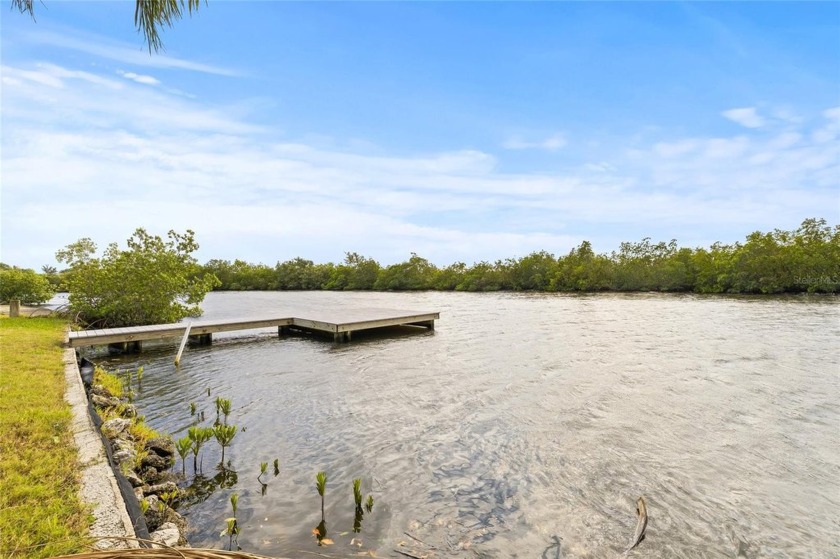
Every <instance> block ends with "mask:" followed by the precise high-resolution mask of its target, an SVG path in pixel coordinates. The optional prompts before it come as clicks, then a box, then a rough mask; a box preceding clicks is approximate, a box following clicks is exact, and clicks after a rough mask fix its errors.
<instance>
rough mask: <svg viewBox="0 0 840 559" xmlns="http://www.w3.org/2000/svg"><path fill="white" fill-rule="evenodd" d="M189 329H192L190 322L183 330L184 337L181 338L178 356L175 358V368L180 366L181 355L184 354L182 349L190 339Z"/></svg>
mask: <svg viewBox="0 0 840 559" xmlns="http://www.w3.org/2000/svg"><path fill="white" fill-rule="evenodd" d="M190 328H192V322H188V323H187V328H186V329H185V330H184V337H183V338H181V347H179V348H178V355H176V356H175V366H176V367H177V366H179V365H180V364H181V354H182V353H184V347H185V346H186V345H187V338H189V337H190Z"/></svg>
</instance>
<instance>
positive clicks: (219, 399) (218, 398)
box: [214, 396, 222, 425]
mask: <svg viewBox="0 0 840 559" xmlns="http://www.w3.org/2000/svg"><path fill="white" fill-rule="evenodd" d="M215 404H216V422H215V423H214V425H218V424H219V423H221V422H220V421H219V414H220V413H221V412H222V397H221V396H216V400H215Z"/></svg>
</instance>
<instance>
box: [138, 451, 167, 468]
mask: <svg viewBox="0 0 840 559" xmlns="http://www.w3.org/2000/svg"><path fill="white" fill-rule="evenodd" d="M140 467H142V468H154V469H156V470H157V471H159V472H160V471H163V470H166V469H167V468H169V464H168V462H167V460H166V459H164V458H161V457H160V456H158V455H157V454H154V453H149V454H147V455H146V456H144V457H143V458H142V459H141V460H140Z"/></svg>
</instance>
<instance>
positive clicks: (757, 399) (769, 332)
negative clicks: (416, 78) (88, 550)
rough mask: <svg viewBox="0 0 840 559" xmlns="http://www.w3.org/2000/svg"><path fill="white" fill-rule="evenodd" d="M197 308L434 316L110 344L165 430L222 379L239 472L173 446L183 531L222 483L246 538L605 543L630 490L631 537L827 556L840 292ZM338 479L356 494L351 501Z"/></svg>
mask: <svg viewBox="0 0 840 559" xmlns="http://www.w3.org/2000/svg"><path fill="white" fill-rule="evenodd" d="M203 307H204V309H205V315H204V318H206V319H214V318H237V317H249V316H254V317H262V316H267V315H278V316H279V315H300V316H303V317H305V316H306V311H307V310H308V309H309V310H311V309H318V308H323V307H329V308H348V309H353V308H360V307H380V308H382V307H384V308H399V309H410V310H437V311H440V312H441V318H440V320H439V321H438V322H437V328H436V330H435V331H433V332H428V331H424V330H418V331H416V332H414V333H410V334H406V333H405V332H403V331H391V332H388V333H387V334H377V335H370V336H355V335H354V339H353V342H352V343H350V344H334V343H333V342H332V341H329V340H323V339H318V338H312V337H288V338H283V339H281V338H279V337H278V336H277V333H276V330H275V331H271V330H268V331H261V332H249V333H238V334H236V333H232V334H227V335H219V336H217V337H216V339H215V340H214V343H213V345H212V346H204V347H194V348H189V349H188V350H187V351H186V353H185V354H184V357H183V359H182V364H181V367H180V369H178V370H176V369H175V367H174V365H173V358H174V354H175V351H176V349H177V348H176V347H175V345H174V342H173V343H171V344H164V345H160V346H158V347H155V348H150V349H149V350H148V351H145V352H144V353H142V354H140V355H139V356H133V357H128V358H111V359H109V360H108V364H109V365H110V366H112V367H115V368H121V369H123V370H125V369H128V368H135V367H137V366H140V365H142V366H143V367H144V375H143V379H142V387H141V388H139V389H138V388H135V401H136V404H137V405H138V407H139V409H140V412H141V413H142V414H143V415H145V416H146V418H147V421H148V422H149V423H150V424H151V425H153V426H154V427H156V428H158V429H160V430H163V431H166V432H168V433H171V434H172V435H173V436H174V437H175V438H179V437H183V436H185V435H186V431H187V429H188V427H189V426H190V425H193V424H195V423H196V421H197V418H198V417H199V416H200V414H201V412H202V411H203V412H204V422H203V424H205V425H209V424H212V422H213V421H214V420H215V418H216V411H215V406H214V403H213V402H214V400H215V398H216V397H223V398H230V399H231V400H232V404H233V406H232V408H233V410H232V412H231V415H230V417H229V419H228V421H229V422H230V423H233V424H235V425H237V426H238V428H239V431H238V432H237V434H236V436H235V438H234V440H233V444H232V445H231V447H230V448H228V449H227V450H226V451H225V456H226V460H228V459H229V461H230V465H229V469H231V470H233V471H235V474H232V473H227V474H223V473H221V472H220V471H219V470H217V469H216V464H217V463H218V462H219V458H220V451H219V447H218V445H217V444H216V443H215V442H214V441H211V442H209V443H207V444H206V445H205V449H204V450H202V456H203V459H202V462H203V465H202V475H201V476H199V477H198V478H197V479H196V478H195V476H194V472H193V468H192V461H191V460H189V461H188V464H187V478H186V480H184V481H183V483H182V485H184V486H189V485H194V491H193V493H192V495H193V496H192V497H191V499H190V502H189V503H187V504H186V505H185V506H183V507H182V509H181V512H183V513H184V514H185V516H186V517H187V518H188V520H189V522H190V524H191V526H192V532H191V534H190V540H191V543H192V545H193V546H202V547H217V548H222V547H226V546H227V544H228V538H227V537H220V535H219V534H220V532H221V531H222V530H224V528H225V518H227V517H229V516H230V515H231V508H230V503H229V498H230V495H231V494H232V493H234V492H235V493H237V494H238V495H239V512H238V514H237V516H238V518H239V525H240V527H241V533H240V534H239V537H238V541H239V545H240V546H241V547H242V549H244V550H246V551H251V552H255V553H261V554H265V555H272V556H280V557H317V556H318V555H312V553H313V552H314V553H317V554H321V555H326V556H330V557H332V556H334V557H349V556H356V554H359V553H366V552H372V553H373V554H375V556H377V557H391V556H394V557H402V556H401V555H398V554H396V553H395V552H394V551H393V550H395V549H399V550H402V551H405V552H408V553H410V554H413V555H416V556H427V557H533V558H559V557H563V558H570V557H580V558H584V557H586V558H604V557H615V556H619V555H620V554H621V553H622V552H623V551H624V549H625V548H626V547H627V546H628V545H629V543H630V540H631V539H632V536H633V532H634V529H635V526H636V510H635V502H636V499H637V498H638V497H639V496H644V498H645V499H646V501H647V507H648V514H649V523H648V526H647V536H646V538H645V539H644V541H642V543H641V544H640V545H639V547H638V548H636V549H635V550H633V551H632V552H631V553H630V554H629V555H628V556H631V557H634V556H635V557H663V558H673V557H698V558H701V557H702V558H708V557H774V558H775V557H778V558H783V557H791V558H793V557H797V558H799V557H840V543H838V540H840V538H838V534H840V355H838V347H840V344H838V340H840V300H838V299H837V298H829V297H825V298H819V297H790V298H749V297H738V298H734V297H733V298H729V297H702V296H693V295H687V296H682V295H658V294H637V295H617V294H607V295H584V296H570V295H555V294H466V293H417V294H391V293H333V292H304V293H301V292H283V293H274V292H272V293H265V292H259V293H212V294H210V295H208V297H207V299H206V300H205V303H204V305H203ZM103 360H104V358H103ZM208 391H209V395H208ZM191 402H192V403H195V405H196V408H197V410H198V411H197V413H196V415H191V413H190V403H191ZM275 459H278V460H279V475H277V476H275V475H274V471H273V461H274V460H275ZM261 462H268V469H267V470H268V471H267V474H266V475H265V476H263V477H262V481H264V482H266V483H267V485H266V486H265V487H263V485H262V483H261V481H259V480H258V479H257V478H258V475H259V471H260V463H261ZM177 469H178V470H179V471H180V464H179V465H178V466H177ZM319 471H323V472H326V474H327V485H326V492H325V508H324V519H323V520H324V524H323V525H322V526H321V530H320V531H321V532H324V531H326V537H327V538H328V539H329V540H331V541H332V542H333V543H332V544H331V545H327V546H319V545H318V540H317V539H316V537H315V535H313V529H314V528H316V527H317V526H318V525H319V524H320V523H321V520H322V518H321V500H320V497H319V495H318V493H317V491H316V487H315V476H316V473H317V472H319ZM354 478H361V479H362V480H363V481H362V492H363V494H364V495H365V498H367V495H372V496H373V498H374V506H373V510H372V511H371V512H365V513H364V516H363V518H361V519H358V518H356V516H355V513H354V511H355V505H354V499H353V489H352V480H353V479H354ZM354 521H355V522H354ZM359 521H360V522H359ZM354 529H355V530H358V531H354ZM322 535H323V534H322Z"/></svg>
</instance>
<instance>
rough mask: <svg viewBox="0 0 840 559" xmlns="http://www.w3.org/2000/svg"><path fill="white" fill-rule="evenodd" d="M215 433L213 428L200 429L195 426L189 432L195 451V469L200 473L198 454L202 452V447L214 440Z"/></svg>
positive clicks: (188, 435)
mask: <svg viewBox="0 0 840 559" xmlns="http://www.w3.org/2000/svg"><path fill="white" fill-rule="evenodd" d="M213 434H214V431H213V429H212V428H211V427H200V426H198V425H193V426H192V427H190V428H189V429H188V430H187V437H189V439H190V440H191V441H192V443H193V446H192V451H193V469H194V470H195V471H196V472H198V471H199V470H200V468H199V467H198V453H199V451H201V445H203V444H204V443H206V442H207V441H209V440H210V439H211V438H213Z"/></svg>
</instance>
